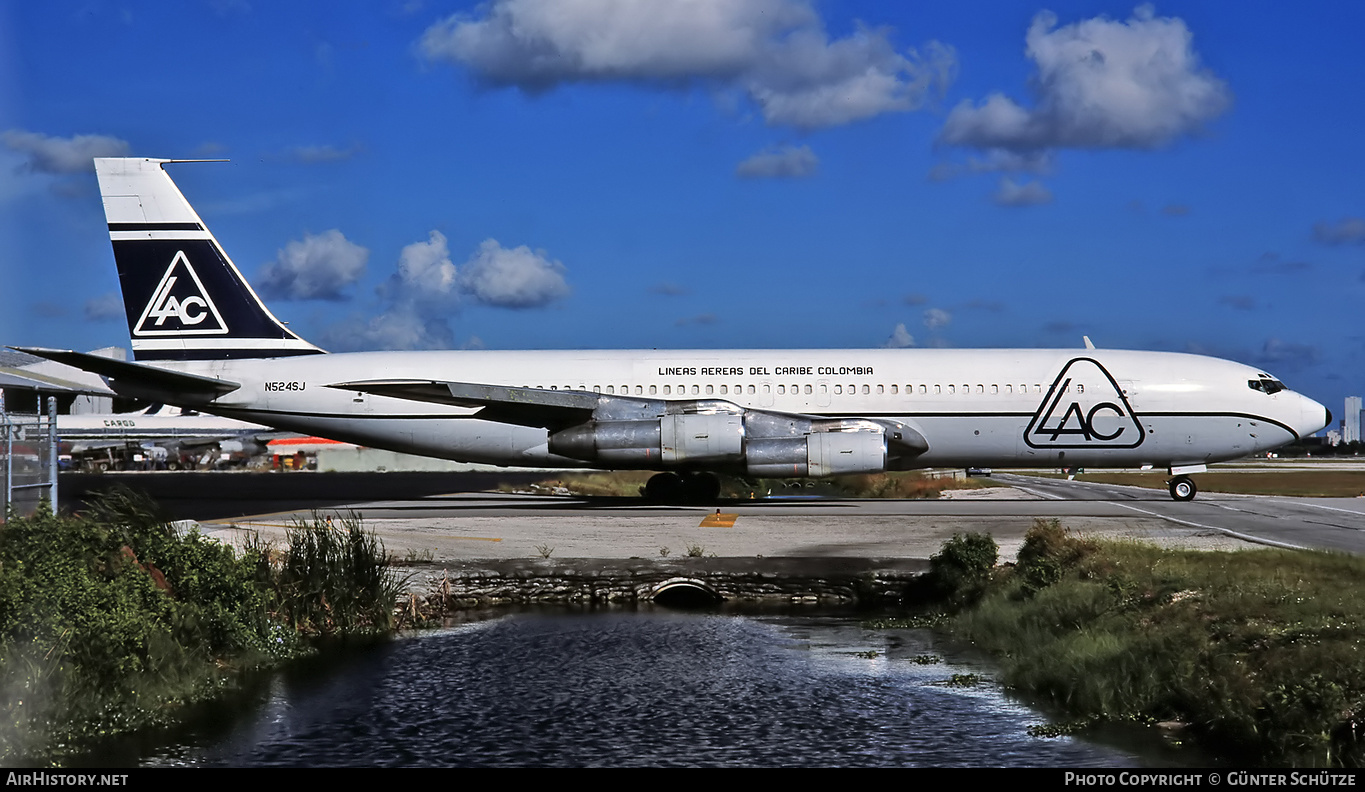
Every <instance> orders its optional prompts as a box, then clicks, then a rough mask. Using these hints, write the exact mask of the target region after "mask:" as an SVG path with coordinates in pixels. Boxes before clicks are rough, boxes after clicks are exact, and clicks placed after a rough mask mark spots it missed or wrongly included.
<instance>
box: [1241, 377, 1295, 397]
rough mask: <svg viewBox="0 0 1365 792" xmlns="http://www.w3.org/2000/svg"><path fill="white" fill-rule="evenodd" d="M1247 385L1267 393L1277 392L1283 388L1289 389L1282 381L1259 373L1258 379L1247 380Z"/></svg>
mask: <svg viewBox="0 0 1365 792" xmlns="http://www.w3.org/2000/svg"><path fill="white" fill-rule="evenodd" d="M1247 387H1248V388H1251V389H1252V390H1255V391H1260V392H1262V393H1265V394H1267V395H1269V394H1275V393H1279V392H1280V391H1283V390H1289V388H1288V387H1286V386H1285V384H1284V383H1283V382H1280V381H1279V380H1277V379H1273V378H1271V377H1268V376H1266V375H1264V374H1262V375H1261V377H1260V379H1254V380H1247Z"/></svg>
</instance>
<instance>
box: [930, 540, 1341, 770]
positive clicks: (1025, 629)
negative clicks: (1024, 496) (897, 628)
mask: <svg viewBox="0 0 1365 792" xmlns="http://www.w3.org/2000/svg"><path fill="white" fill-rule="evenodd" d="M953 543H957V545H958V546H959V549H962V545H963V542H961V541H960V538H958V537H955V538H954V540H953V542H950V543H949V544H953ZM946 552H947V545H945V553H946ZM961 580H962V586H963V588H961V589H958V590H956V591H952V592H946V594H947V595H948V596H949V597H950V598H953V597H955V598H956V600H957V601H962V600H964V599H968V600H970V601H974V603H975V604H973V605H971V606H969V607H966V608H965V609H962V610H960V611H958V612H957V614H956V615H955V617H954V618H952V619H951V620H949V621H947V622H946V626H947V629H949V630H950V631H951V632H953V633H954V634H956V635H958V636H960V637H963V638H966V639H968V640H970V641H972V642H973V643H975V644H977V645H979V646H981V647H983V648H985V649H988V650H990V651H992V652H993V653H995V654H996V655H997V656H998V657H999V658H1000V663H1001V668H1002V681H1004V682H1005V683H1006V684H1008V685H1010V686H1012V687H1014V688H1016V689H1018V690H1020V691H1022V692H1024V693H1026V694H1028V695H1031V696H1034V697H1035V698H1037V699H1039V700H1041V701H1043V702H1046V703H1047V704H1050V705H1052V706H1054V707H1056V708H1057V709H1059V710H1061V711H1063V712H1065V713H1067V714H1068V715H1069V716H1071V717H1073V718H1076V719H1077V720H1076V721H1075V723H1101V722H1106V721H1108V722H1115V721H1131V722H1138V723H1148V724H1151V723H1156V722H1159V721H1164V722H1179V723H1183V724H1186V725H1187V728H1188V731H1189V732H1190V733H1191V734H1193V735H1195V736H1196V737H1198V738H1199V739H1200V741H1201V742H1203V743H1204V744H1205V745H1206V746H1207V747H1209V748H1211V749H1214V750H1218V751H1221V752H1223V753H1224V754H1226V755H1228V756H1229V757H1231V758H1233V759H1234V760H1236V761H1241V762H1255V763H1264V764H1271V765H1282V764H1293V765H1303V766H1334V765H1335V766H1343V765H1344V766H1360V765H1362V764H1365V741H1363V740H1362V737H1365V734H1362V730H1365V647H1362V641H1365V559H1360V558H1356V557H1351V556H1345V555H1338V554H1329V553H1322V552H1306V551H1278V550H1260V551H1257V552H1243V553H1219V552H1198V551H1191V550H1163V549H1160V548H1157V547H1153V546H1149V545H1143V544H1137V543H1126V542H1102V541H1093V540H1089V539H1083V538H1080V537H1077V536H1074V535H1072V534H1070V533H1069V532H1068V531H1066V530H1065V529H1064V528H1063V527H1062V526H1061V525H1060V524H1059V523H1058V522H1057V521H1056V520H1046V521H1044V520H1039V521H1037V522H1035V525H1034V527H1033V529H1032V530H1031V531H1030V532H1029V534H1028V536H1027V537H1026V540H1025V544H1024V547H1023V549H1021V551H1020V553H1019V561H1018V563H1017V564H1016V565H1014V566H1013V567H1008V566H1007V567H1001V568H998V569H996V570H995V571H994V572H993V573H991V575H990V577H989V582H988V584H986V586H985V590H984V591H978V592H976V593H975V594H973V596H972V597H968V598H964V597H963V596H962V593H963V591H967V592H971V591H973V589H974V587H977V586H980V580H979V579H974V578H972V577H971V576H964V577H962V578H961ZM1068 728H1075V727H1068Z"/></svg>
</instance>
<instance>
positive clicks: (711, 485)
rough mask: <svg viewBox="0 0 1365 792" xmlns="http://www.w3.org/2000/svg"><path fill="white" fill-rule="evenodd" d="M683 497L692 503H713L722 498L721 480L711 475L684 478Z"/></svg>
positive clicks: (699, 474) (695, 474)
mask: <svg viewBox="0 0 1365 792" xmlns="http://www.w3.org/2000/svg"><path fill="white" fill-rule="evenodd" d="M683 497H684V498H686V499H687V500H688V501H689V502H691V503H713V502H714V501H715V500H716V498H719V497H720V479H719V478H717V477H716V476H715V475H713V474H711V473H694V474H692V475H690V476H686V477H684V478H683Z"/></svg>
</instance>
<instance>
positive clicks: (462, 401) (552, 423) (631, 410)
mask: <svg viewBox="0 0 1365 792" xmlns="http://www.w3.org/2000/svg"><path fill="white" fill-rule="evenodd" d="M327 387H329V388H337V389H339V390H348V391H360V392H363V393H371V394H374V395H376V396H390V397H393V398H397V399H409V400H411V401H420V402H429V403H432V404H449V405H453V406H456V407H481V408H483V409H481V410H479V411H478V412H477V413H475V414H474V416H473V417H475V418H478V419H480V420H486V421H497V422H499V423H508V424H515V425H518V426H535V427H544V428H545V429H547V430H549V431H550V432H551V434H553V433H555V432H558V431H560V430H563V429H568V428H570V427H573V426H578V425H580V424H584V423H587V422H588V421H648V420H653V419H657V418H660V417H662V416H664V415H668V414H677V413H680V412H715V413H735V414H742V415H744V416H745V421H746V424H752V425H753V427H754V429H755V430H757V432H759V433H760V434H762V435H763V436H793V435H799V434H803V433H805V432H808V431H828V430H830V429H834V428H835V426H836V425H838V426H841V427H843V428H856V427H853V426H852V425H853V424H861V425H862V426H863V427H871V426H874V425H875V426H876V427H879V428H880V429H881V430H882V431H884V432H885V434H886V438H887V442H888V444H889V445H890V446H891V447H892V448H893V449H894V453H895V454H896V455H898V456H903V457H912V456H918V455H919V454H922V453H924V452H925V451H928V450H929V441H928V440H927V439H926V438H925V437H924V435H923V433H921V432H920V431H919V429H918V427H915V426H912V425H911V424H910V423H908V422H906V421H900V420H896V419H892V418H871V419H839V418H829V417H826V416H819V415H805V414H801V413H786V412H777V411H773V410H755V409H751V408H745V407H741V406H740V405H738V404H735V403H734V402H730V401H726V400H724V399H703V400H698V399H690V400H666V399H651V398H647V397H643V396H628V395H624V394H622V395H612V394H604V393H590V392H588V391H576V390H544V389H541V388H518V387H512V386H506V385H484V384H479V383H472V382H446V381H441V380H360V381H354V382H338V383H334V384H331V385H328V386H327ZM817 426H818V428H817Z"/></svg>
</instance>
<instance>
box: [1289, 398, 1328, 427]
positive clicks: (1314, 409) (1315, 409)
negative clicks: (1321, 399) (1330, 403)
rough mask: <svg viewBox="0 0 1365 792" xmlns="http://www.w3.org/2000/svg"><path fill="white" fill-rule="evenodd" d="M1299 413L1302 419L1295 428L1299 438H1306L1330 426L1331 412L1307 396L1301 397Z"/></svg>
mask: <svg viewBox="0 0 1365 792" xmlns="http://www.w3.org/2000/svg"><path fill="white" fill-rule="evenodd" d="M1300 413H1301V415H1302V418H1301V419H1300V421H1299V425H1298V426H1297V427H1295V428H1296V429H1298V432H1299V437H1308V436H1309V435H1311V434H1313V433H1314V432H1317V431H1319V430H1321V429H1325V428H1326V427H1329V426H1331V425H1332V411H1331V410H1329V409H1327V408H1326V407H1325V406H1323V405H1321V404H1318V403H1317V402H1315V401H1313V400H1312V399H1310V398H1308V397H1307V396H1304V397H1303V404H1302V406H1301V408H1300Z"/></svg>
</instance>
